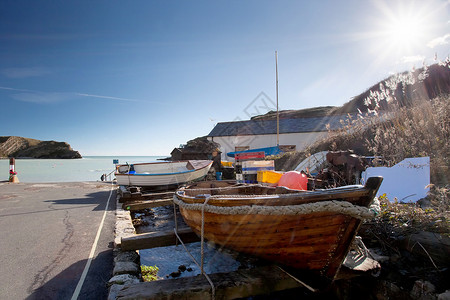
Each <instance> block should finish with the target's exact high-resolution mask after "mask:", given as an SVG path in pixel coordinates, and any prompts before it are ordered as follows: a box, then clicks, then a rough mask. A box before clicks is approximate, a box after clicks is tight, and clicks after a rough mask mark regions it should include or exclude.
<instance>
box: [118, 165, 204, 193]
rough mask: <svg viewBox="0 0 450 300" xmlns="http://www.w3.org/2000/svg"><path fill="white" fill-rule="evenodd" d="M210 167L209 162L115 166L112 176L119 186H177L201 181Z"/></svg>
mask: <svg viewBox="0 0 450 300" xmlns="http://www.w3.org/2000/svg"><path fill="white" fill-rule="evenodd" d="M211 165H212V161H211V160H187V161H175V162H151V163H136V164H123V165H118V166H117V168H116V172H115V173H114V175H115V176H116V180H117V184H119V185H126V186H143V187H157V186H177V185H181V184H184V183H187V182H191V181H196V180H201V179H203V178H204V177H205V176H206V175H207V174H208V171H209V169H210V168H211Z"/></svg>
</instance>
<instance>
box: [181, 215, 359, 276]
mask: <svg viewBox="0 0 450 300" xmlns="http://www.w3.org/2000/svg"><path fill="white" fill-rule="evenodd" d="M180 211H181V213H182V215H183V217H184V219H185V222H186V224H188V225H189V226H190V227H191V228H192V229H193V230H194V231H195V232H197V234H199V233H200V230H201V212H200V211H191V210H189V211H188V210H185V209H183V208H181V209H180ZM355 221H357V222H355ZM357 223H358V224H359V221H358V220H356V219H353V218H351V217H348V216H345V215H337V214H333V213H313V214H310V215H307V216H302V215H300V216H286V215H284V216H279V215H278V216H277V215H270V216H266V215H226V216H224V215H218V214H213V213H205V238H206V239H208V240H210V241H214V242H215V243H216V244H219V245H222V246H224V247H227V248H231V249H234V250H236V251H239V252H243V253H248V254H252V255H256V256H258V257H262V258H264V259H268V260H275V261H277V262H279V263H282V264H286V265H288V266H291V267H294V268H299V269H310V270H316V271H318V272H321V273H323V274H322V275H326V276H328V275H329V276H331V277H334V274H335V271H337V269H338V268H339V266H340V265H341V263H342V261H343V260H344V258H345V255H346V253H347V250H348V247H349V245H350V242H351V239H352V238H353V235H354V234H355V230H356V227H357ZM345 239H348V240H349V241H348V242H346V240H345Z"/></svg>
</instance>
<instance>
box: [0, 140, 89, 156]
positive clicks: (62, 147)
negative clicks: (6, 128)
mask: <svg viewBox="0 0 450 300" xmlns="http://www.w3.org/2000/svg"><path fill="white" fill-rule="evenodd" d="M0 157H15V158H25V157H26V158H56V159H66V158H67V159H69V158H81V155H80V153H79V152H78V151H75V150H73V149H72V148H71V147H70V145H69V144H67V143H65V142H55V141H40V140H35V139H30V138H24V137H18V136H0Z"/></svg>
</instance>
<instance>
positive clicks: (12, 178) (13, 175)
mask: <svg viewBox="0 0 450 300" xmlns="http://www.w3.org/2000/svg"><path fill="white" fill-rule="evenodd" d="M9 182H15V183H18V182H19V178H17V172H16V160H15V159H14V157H11V158H10V159H9Z"/></svg>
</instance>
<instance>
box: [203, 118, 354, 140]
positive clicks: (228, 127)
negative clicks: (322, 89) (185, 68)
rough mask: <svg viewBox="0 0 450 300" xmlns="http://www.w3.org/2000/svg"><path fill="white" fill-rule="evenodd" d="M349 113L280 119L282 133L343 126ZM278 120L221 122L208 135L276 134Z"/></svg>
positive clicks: (322, 130)
mask: <svg viewBox="0 0 450 300" xmlns="http://www.w3.org/2000/svg"><path fill="white" fill-rule="evenodd" d="M347 119H348V115H339V116H326V117H317V118H295V119H280V134H283V133H301V132H324V131H328V128H327V124H330V130H336V129H339V128H341V127H342V124H341V120H342V121H346V120H347ZM276 133H277V121H276V120H248V121H237V122H221V123H217V124H216V126H215V127H214V128H213V130H211V132H210V133H209V134H208V136H211V137H212V136H237V135H264V134H276Z"/></svg>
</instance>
